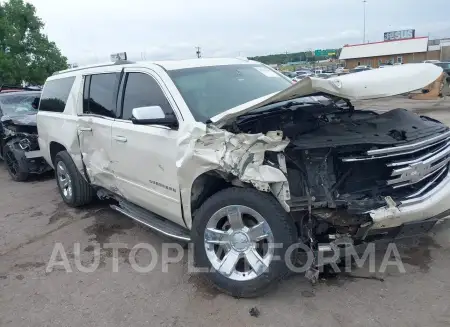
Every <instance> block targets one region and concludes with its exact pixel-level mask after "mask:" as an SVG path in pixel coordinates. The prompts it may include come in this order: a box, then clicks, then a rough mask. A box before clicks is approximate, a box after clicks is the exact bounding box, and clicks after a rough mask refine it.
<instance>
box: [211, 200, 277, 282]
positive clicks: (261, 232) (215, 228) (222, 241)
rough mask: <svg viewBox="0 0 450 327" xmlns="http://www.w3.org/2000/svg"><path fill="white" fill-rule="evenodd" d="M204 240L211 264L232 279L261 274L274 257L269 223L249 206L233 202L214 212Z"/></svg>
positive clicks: (248, 278) (246, 279)
mask: <svg viewBox="0 0 450 327" xmlns="http://www.w3.org/2000/svg"><path fill="white" fill-rule="evenodd" d="M204 240H205V250H206V255H207V257H208V259H209V261H210V263H211V265H212V267H213V268H214V269H215V270H216V271H218V272H219V273H220V274H222V275H224V276H226V277H227V278H229V279H232V280H237V281H248V280H252V279H254V278H256V277H258V276H260V275H261V274H262V273H264V272H265V271H266V270H267V269H268V268H269V265H270V263H271V261H272V259H273V253H274V248H273V243H274V238H273V234H272V231H271V229H270V227H269V224H268V223H267V221H266V220H265V219H264V218H263V217H262V216H261V215H260V214H259V213H257V212H256V211H255V210H253V209H251V208H249V207H246V206H242V205H231V206H227V207H224V208H222V209H220V210H218V211H217V212H216V213H214V214H213V215H212V216H211V218H210V219H209V221H208V224H207V225H206V230H205V238H204Z"/></svg>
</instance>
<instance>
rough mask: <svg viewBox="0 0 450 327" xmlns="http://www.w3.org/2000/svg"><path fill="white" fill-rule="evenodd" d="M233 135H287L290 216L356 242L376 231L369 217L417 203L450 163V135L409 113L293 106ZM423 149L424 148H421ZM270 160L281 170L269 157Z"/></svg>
mask: <svg viewBox="0 0 450 327" xmlns="http://www.w3.org/2000/svg"><path fill="white" fill-rule="evenodd" d="M228 128H229V130H230V131H231V132H234V133H238V132H244V133H266V132H268V131H273V130H281V131H283V133H284V136H285V137H287V138H289V140H290V141H291V142H290V143H289V145H288V146H287V147H286V149H285V157H286V166H287V178H288V182H289V188H290V193H291V200H290V201H289V206H290V209H291V210H290V211H291V213H292V214H294V215H295V214H298V215H300V216H302V215H305V213H307V212H309V213H310V216H312V217H313V218H314V220H315V225H316V227H317V226H321V227H320V228H321V229H322V231H321V232H322V233H325V234H329V233H330V228H331V229H332V230H333V232H334V233H341V234H347V235H350V236H352V237H354V236H355V235H356V234H357V233H358V230H359V229H360V227H361V226H362V225H365V224H366V225H368V224H370V223H371V219H370V216H369V215H368V214H367V212H368V211H370V210H372V209H376V208H380V207H383V206H385V205H386V201H387V200H386V199H387V198H388V199H390V200H392V201H393V203H398V202H399V201H401V200H403V199H408V198H413V197H414V196H420V194H421V193H423V192H425V191H426V190H428V189H430V188H432V187H433V185H434V184H436V183H438V182H439V178H442V177H443V176H444V175H446V174H444V173H445V172H446V170H447V166H448V161H449V160H450V157H449V155H450V154H449V145H448V137H449V136H450V135H447V134H448V131H449V129H448V127H447V126H445V125H444V124H442V123H440V122H439V121H436V120H434V119H431V118H429V117H425V116H418V115H416V114H414V113H412V112H410V111H408V110H406V109H393V110H391V111H388V112H384V113H376V112H374V111H367V110H364V111H362V110H355V109H354V108H353V106H352V105H351V104H350V103H346V104H343V105H337V104H336V103H333V102H331V103H327V104H321V103H301V102H292V101H291V102H287V103H284V104H281V106H279V107H273V108H271V109H270V110H267V111H266V112H264V111H261V112H259V113H258V114H257V115H254V114H247V115H244V116H241V117H240V119H239V120H238V121H236V122H235V123H234V124H233V125H232V126H229V127H228ZM427 140H430V141H427ZM434 140H435V141H434ZM421 142H422V143H424V146H423V148H420V147H418V146H416V144H421ZM408 144H414V146H412V148H411V149H408ZM404 146H405V147H406V148H405V150H401V149H402V147H404ZM266 160H267V162H277V161H276V157H275V154H274V157H272V153H267V156H266ZM411 167H412V168H411ZM415 167H417V169H415ZM317 228H319V227H317ZM318 234H320V231H319V233H318ZM364 236H365V235H364Z"/></svg>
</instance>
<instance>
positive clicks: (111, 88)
mask: <svg viewBox="0 0 450 327" xmlns="http://www.w3.org/2000/svg"><path fill="white" fill-rule="evenodd" d="M119 78H120V74H119V73H109V74H98V75H91V82H90V87H89V93H88V94H89V96H88V97H87V98H88V100H87V101H84V105H83V112H84V113H90V114H96V115H101V116H107V117H115V112H116V94H117V85H118V82H119ZM86 80H87V79H86ZM86 86H88V83H87V82H85V88H86ZM84 97H85V98H86V89H85V90H84Z"/></svg>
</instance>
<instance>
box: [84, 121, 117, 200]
mask: <svg viewBox="0 0 450 327" xmlns="http://www.w3.org/2000/svg"><path fill="white" fill-rule="evenodd" d="M113 121H114V119H112V118H109V117H101V116H89V115H86V116H79V117H78V126H77V127H78V138H79V143H80V150H81V155H82V159H83V162H84V165H85V167H86V171H87V174H88V176H89V179H90V181H91V183H92V184H93V185H96V186H101V187H104V188H106V189H108V190H111V191H115V183H116V181H115V177H114V174H113V172H112V170H111V158H110V154H111V126H112V123H113Z"/></svg>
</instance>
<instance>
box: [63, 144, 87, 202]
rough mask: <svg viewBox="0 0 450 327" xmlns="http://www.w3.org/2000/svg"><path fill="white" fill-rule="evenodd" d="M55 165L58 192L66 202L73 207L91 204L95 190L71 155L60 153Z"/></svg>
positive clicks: (64, 152)
mask: <svg viewBox="0 0 450 327" xmlns="http://www.w3.org/2000/svg"><path fill="white" fill-rule="evenodd" d="M54 165H55V175H56V182H57V184H58V190H59V193H60V194H61V197H62V198H63V200H64V202H65V203H66V204H68V205H69V206H71V207H79V206H82V205H86V204H88V203H90V202H91V201H92V199H93V198H94V190H93V189H92V187H91V185H90V184H89V183H88V182H87V181H86V180H85V179H84V178H83V176H82V175H81V173H80V172H79V171H78V168H77V167H76V166H75V163H74V162H73V160H72V158H71V156H70V155H69V153H67V151H61V152H59V153H58V154H57V155H56V157H55V161H54Z"/></svg>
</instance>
